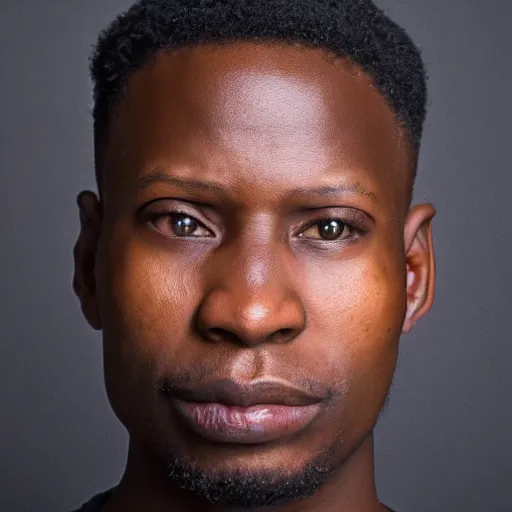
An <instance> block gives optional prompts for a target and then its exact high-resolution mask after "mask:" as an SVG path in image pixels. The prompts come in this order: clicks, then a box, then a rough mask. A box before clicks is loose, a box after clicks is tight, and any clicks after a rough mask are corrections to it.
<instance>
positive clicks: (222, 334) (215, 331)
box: [208, 327, 238, 342]
mask: <svg viewBox="0 0 512 512" xmlns="http://www.w3.org/2000/svg"><path fill="white" fill-rule="evenodd" d="M208 337H209V338H210V339H211V340H212V341H234V342H236V341H237V340H238V337H237V336H236V335H235V334H233V333H232V332H230V331H228V330H226V329H222V328H221V327H212V328H210V329H208Z"/></svg>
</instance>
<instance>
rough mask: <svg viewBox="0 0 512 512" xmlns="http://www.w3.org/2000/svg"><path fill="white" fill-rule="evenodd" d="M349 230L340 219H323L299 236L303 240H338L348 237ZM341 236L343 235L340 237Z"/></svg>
mask: <svg viewBox="0 0 512 512" xmlns="http://www.w3.org/2000/svg"><path fill="white" fill-rule="evenodd" d="M350 232H351V228H350V226H349V225H348V224H345V223H344V222H342V221H341V220H340V219H324V220H320V221H318V222H316V223H315V224H313V225H312V226H310V227H309V228H307V229H306V230H305V231H303V232H302V233H301V234H300V236H301V237H304V238H313V239H316V240H319V239H320V240H338V239H339V238H347V237H348V236H350ZM342 235H344V236H343V237H342Z"/></svg>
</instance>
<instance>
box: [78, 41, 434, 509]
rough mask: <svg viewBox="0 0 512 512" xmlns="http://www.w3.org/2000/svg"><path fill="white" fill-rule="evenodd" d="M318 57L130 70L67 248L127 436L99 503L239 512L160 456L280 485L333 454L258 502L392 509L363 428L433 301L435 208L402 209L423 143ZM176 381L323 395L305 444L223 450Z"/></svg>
mask: <svg viewBox="0 0 512 512" xmlns="http://www.w3.org/2000/svg"><path fill="white" fill-rule="evenodd" d="M326 57H327V56H326V54H325V53H324V52H323V51H322V50H316V49H303V48H302V49H301V48H297V47H294V46H287V45H268V44H265V45H263V44H253V43H232V44H229V45H227V46H225V47H221V48H218V47H215V46H203V47H195V48H189V49H181V50H179V51H176V52H174V53H173V54H161V55H159V56H158V57H157V58H156V60H155V61H154V62H152V63H151V64H150V65H147V66H145V67H144V68H142V69H141V70H139V71H137V72H136V73H135V74H134V75H133V76H132V77H131V78H130V80H129V86H128V89H127V91H126V93H125V95H124V97H123V101H122V102H121V103H120V104H119V105H118V106H117V107H116V110H115V114H116V121H117V122H115V123H111V127H110V132H109V142H108V145H107V149H106V152H105V155H104V157H105V158H104V162H103V163H104V168H105V175H104V179H103V182H102V197H101V201H99V199H98V197H97V196H96V195H95V194H93V193H92V192H83V193H81V194H80V195H79V198H78V203H79V207H80V215H81V219H82V223H81V232H80V236H79V239H78V242H77V244H76V247H75V280H74V288H75V291H76V293H77V295H78V296H79V298H80V301H81V306H82V310H83V313H84V315H85V317H86V319H87V320H88V322H89V323H90V325H91V326H92V327H93V328H95V329H98V330H102V331H103V338H104V361H105V380H106V388H107V393H108V396H109V399H110V402H111V404H112V407H113V410H114V412H115V414H116V415H117V416H118V418H119V419H120V421H121V422H122V423H123V424H124V425H125V427H126V428H127V430H128V432H129V434H130V448H129V454H128V462H127V466H126V470H125V473H124V475H123V478H122V480H121V482H120V484H119V485H118V487H117V488H116V490H115V491H114V494H113V497H112V499H111V500H110V501H109V503H108V504H107V505H106V507H105V508H104V510H105V512H118V511H124V512H126V511H136V510H146V511H151V512H160V511H164V510H165V511H169V510H172V511H173V512H181V511H191V510H201V511H205V512H213V511H215V512H221V511H230V512H233V511H235V510H236V511H242V510H246V508H244V507H242V506H235V505H233V506H228V505H226V504H222V503H217V504H211V503H209V502H208V501H206V500H205V499H204V497H202V496H201V495H200V493H199V494H198V493H194V492H191V491H189V490H182V489H180V488H179V487H178V485H176V483H175V482H174V481H173V479H172V478H168V476H167V473H166V469H165V461H166V460H167V459H166V458H167V457H169V454H172V455H174V456H177V457H178V458H179V460H180V461H181V462H182V463H184V464H185V465H188V466H190V467H194V468H195V469H196V470H197V471H200V472H201V473H202V474H204V475H206V476H207V477H213V476H219V475H221V476H234V475H236V474H237V473H236V472H237V471H238V472H239V473H241V474H243V475H245V476H249V477H250V476H255V477H256V478H258V477H259V476H260V475H263V474H264V475H267V476H268V475H272V476H273V478H275V481H276V482H279V481H280V480H283V479H286V478H287V477H290V476H291V477H293V476H296V475H300V474H301V471H303V470H304V467H305V466H306V465H307V464H308V463H309V462H311V461H312V460H313V459H314V458H315V457H318V456H323V457H324V458H323V459H322V460H323V462H324V463H325V465H326V467H327V468H328V469H329V471H328V476H327V477H326V481H325V482H324V483H323V485H322V486H321V487H320V488H319V489H317V490H316V491H315V492H313V493H311V494H310V495H309V496H304V497H303V498H304V499H302V500H299V501H296V500H289V501H288V502H287V503H280V504H276V505H274V506H268V507H266V508H264V510H266V511H272V512H274V511H286V512H303V511H312V510H318V511H322V512H334V511H336V512H339V511H343V512H356V511H357V512H376V511H383V510H387V509H386V508H385V507H384V505H382V504H381V503H379V501H378V498H377V494H376V490H375V484H374V463H373V436H372V432H373V429H374V427H375V424H376V422H377V419H378V416H379V414H380V412H381V410H382V408H383V406H384V404H385V401H386V397H387V394H388V391H389V388H390V386H391V383H392V378H393V374H394V371H395V365H396V361H397V354H398V344H399V338H400V335H401V333H402V332H408V331H409V330H410V329H411V328H412V327H413V325H414V324H415V323H416V321H417V320H418V319H419V318H421V317H422V316H423V315H424V314H425V313H426V312H427V311H428V310H429V309H430V307H431V304H432V301H433V297H434V277H435V276H434V274H435V269H434V255H433V247H432V233H431V220H432V218H433V217H434V215H435V210H434V208H433V207H432V205H430V204H422V205H416V206H414V207H412V208H410V205H409V204H410V193H411V186H412V183H411V181H412V180H411V176H412V174H411V170H412V165H413V153H412V150H411V148H410V145H409V143H408V140H407V137H406V133H405V130H404V129H403V128H401V127H400V126H399V124H398V122H397V120H396V118H395V115H394V113H393V111H392V110H391V109H390V108H389V107H388V105H387V103H386V101H385V99H384V98H383V97H382V96H381V95H380V94H379V92H378V91H377V90H376V88H375V87H374V86H373V85H372V81H371V79H370V78H369V77H368V76H367V75H365V74H364V73H362V72H361V71H360V70H358V68H357V67H356V66H355V65H352V64H351V63H350V62H349V61H347V60H341V59H338V60H335V61H333V60H332V59H328V58H326ZM297 189H299V190H297ZM150 203H151V204H150ZM176 212H177V213H178V214H180V215H181V217H177V213H176ZM184 219H185V220H184ZM326 220H327V222H333V223H332V224H331V228H332V230H331V231H329V229H327V230H326V229H325V226H326V225H325V222H324V223H323V224H322V223H321V221H326ZM184 222H185V223H186V224H187V225H188V226H189V228H188V231H187V230H186V231H183V229H182V226H183V223H184ZM326 235H327V236H326ZM177 375H180V376H181V377H180V378H183V382H189V381H190V382H192V381H193V382H198V381H208V380H212V379H218V378H223V377H226V378H231V379H237V380H240V381H252V380H255V379H260V378H266V377H268V378H279V379H281V380H282V381H283V382H289V383H293V384H297V383H298V384H300V385H303V386H304V382H307V383H308V384H311V385H312V386H317V387H318V388H319V389H320V388H321V389H323V390H326V391H329V392H330V396H331V398H330V399H329V400H326V402H325V404H324V407H323V409H322V412H321V414H320V415H319V416H318V417H317V418H316V419H315V421H314V422H312V423H311V424H310V425H308V426H307V428H305V429H304V430H303V431H301V432H300V433H299V434H298V435H295V436H290V437H288V438H286V437H285V438H282V439H280V440H279V441H278V442H270V443H266V444H265V443H263V444H259V445H253V446H250V447H248V446H244V445H229V444H222V443H215V442H212V441H206V440H203V439H200V438H198V437H193V435H192V434H190V432H185V431H183V429H181V427H180V426H179V425H178V424H177V422H176V420H175V418H174V417H173V415H172V413H170V411H169V407H168V405H167V403H166V402H165V400H163V399H162V396H161V393H160V392H159V390H158V383H159V382H161V381H162V379H165V378H167V377H168V378H174V377H175V376H177ZM187 379H188V380H187ZM188 466H187V467H188Z"/></svg>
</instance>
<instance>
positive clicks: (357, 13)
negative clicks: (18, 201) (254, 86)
mask: <svg viewBox="0 0 512 512" xmlns="http://www.w3.org/2000/svg"><path fill="white" fill-rule="evenodd" d="M237 40H238V41H254V42H263V41H271V42H272V41H275V42H283V43H290V44H295V43H299V44H302V45H305V46H309V47H313V48H323V49H325V50H326V51H327V52H328V53H330V54H334V55H338V56H340V57H341V58H349V59H350V60H352V61H353V62H355V63H357V64H358V65H359V66H360V67H361V68H362V69H363V70H364V71H365V72H366V73H367V74H368V75H370V76H371V77H372V78H373V80H374V82H375V85H376V87H377V88H378V90H379V91H380V92H381V94H382V95H383V97H384V98H385V99H386V100H387V103H388V105H389V106H390V107H391V109H392V110H393V111H394V113H395V115H396V117H397V119H398V121H399V122H400V123H401V125H402V126H403V127H404V128H405V129H406V133H407V134H408V138H409V140H410V143H411V146H412V148H413V151H414V158H415V160H414V169H413V172H414V174H415V172H416V164H417V157H418V153H419V146H420V140H421V135H422V131H423V124H424V120H425V115H426V101H427V89H426V73H425V68H424V64H423V61H422V58H421V55H420V51H419V49H418V48H417V47H416V46H415V44H414V43H413V42H412V40H411V39H410V38H409V36H408V35H407V34H406V32H405V30H404V29H402V28H401V27H400V26H398V25H397V24H396V23H395V22H393V21H392V20H390V19H389V18H388V17H387V16H386V15H385V14H384V12H383V11H382V10H380V9H379V8H378V7H376V6H375V4H374V3H373V2H372V1H371V0H139V1H138V2H136V3H135V4H134V5H133V6H132V7H130V8H129V9H128V10H127V11H126V12H124V13H122V14H120V15H119V16H118V17H117V18H116V19H115V20H114V21H113V22H112V23H111V24H110V25H109V26H108V27H107V29H106V30H104V31H103V32H102V33H101V34H100V36H99V39H98V42H97V44H96V46H95V48H94V51H93V54H92V56H91V62H90V71H91V77H92V80H93V83H94V107H93V119H94V145H95V161H96V179H97V183H98V188H99V189H100V188H101V177H100V174H101V171H100V167H101V165H102V164H101V163H100V162H101V160H102V156H101V155H102V153H103V150H104V148H103V146H104V145H105V144H106V134H107V131H108V123H109V114H110V113H111V109H112V107H113V106H114V105H115V104H116V103H117V101H118V100H119V99H120V98H121V97H122V93H123V90H124V88H125V86H126V84H127V81H128V79H129V77H130V76H131V74H132V73H134V72H135V71H136V70H138V69H140V68H141V67H142V66H144V65H145V64H147V63H148V62H149V61H150V60H151V59H152V58H153V57H154V56H155V55H156V54H157V53H159V52H162V51H171V50H174V49H178V48H180V47H184V46H188V45H200V44H208V43H219V44H220V43H229V42H234V41H237Z"/></svg>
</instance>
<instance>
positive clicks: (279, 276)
mask: <svg viewBox="0 0 512 512" xmlns="http://www.w3.org/2000/svg"><path fill="white" fill-rule="evenodd" d="M287 256H288V255H287V251H286V249H285V247H284V246H282V244H277V243H275V242H273V241H272V240H261V239H260V240H254V238H253V239H252V240H251V241H249V242H244V241H243V240H238V241H237V242H236V243H234V244H233V245H232V246H231V247H230V248H226V249H225V250H224V251H222V252H220V251H219V253H218V259H217V261H213V262H212V268H211V271H212V273H213V276H212V280H211V284H212V286H210V287H209V292H208V293H207V294H206V296H205V297H204V300H203V302H202V304H201V306H200V310H199V312H198V313H199V315H198V316H199V324H200V327H201V333H202V335H203V336H206V337H207V338H208V339H210V340H216V341H219V340H221V339H222V340H226V339H230V340H232V341H233V340H235V341H236V342H238V343H242V344H245V345H257V344H260V343H264V342H268V341H271V340H273V341H280V342H283V341H290V340H291V339H294V338H295V337H296V336H297V335H298V334H299V333H300V332H302V330H303V329H304V326H305V311H304V308H303V304H302V302H301V300H300V296H299V294H298V293H297V290H296V289H295V286H294V283H293V279H291V276H290V274H291V273H290V272H289V270H287V269H288V266H289V265H288V264H287V260H288V257H287Z"/></svg>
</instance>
